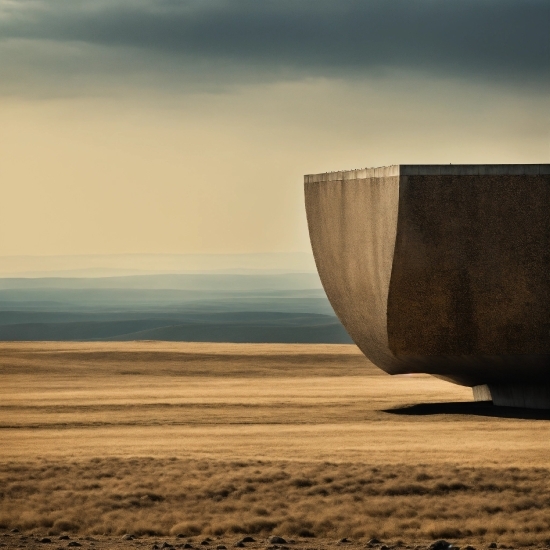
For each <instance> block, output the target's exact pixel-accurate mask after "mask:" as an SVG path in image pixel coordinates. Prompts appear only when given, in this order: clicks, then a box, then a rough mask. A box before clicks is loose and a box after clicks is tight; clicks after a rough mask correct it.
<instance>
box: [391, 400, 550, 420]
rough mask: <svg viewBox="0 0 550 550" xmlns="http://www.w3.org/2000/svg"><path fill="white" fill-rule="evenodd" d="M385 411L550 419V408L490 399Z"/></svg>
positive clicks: (405, 414)
mask: <svg viewBox="0 0 550 550" xmlns="http://www.w3.org/2000/svg"><path fill="white" fill-rule="evenodd" d="M383 412H386V413H390V414H398V415H402V416H429V415H433V414H454V415H474V416H487V417H492V418H519V419H529V420H550V410H537V409H520V408H516V407H496V406H495V405H493V403H492V402H490V401H480V402H479V401H478V402H475V401H472V402H466V403H456V402H449V403H419V404H417V405H404V406H402V407H396V408H393V409H386V410H384V411H383Z"/></svg>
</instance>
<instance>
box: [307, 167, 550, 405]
mask: <svg viewBox="0 0 550 550" xmlns="http://www.w3.org/2000/svg"><path fill="white" fill-rule="evenodd" d="M305 196H306V211H307V218H308V225H309V231H310V237H311V244H312V248H313V252H314V256H315V260H316V263H317V268H318V271H319V274H320V277H321V280H322V282H323V285H324V287H325V291H326V293H327V296H328V297H329V300H330V301H331V304H332V306H333V308H334V310H335V312H336V314H337V315H338V316H339V318H340V320H341V321H342V323H343V325H344V326H345V327H346V329H347V330H348V332H349V334H350V336H351V337H352V338H353V340H354V341H355V342H356V343H357V345H358V346H359V348H360V349H361V350H362V351H363V353H364V354H365V355H366V356H367V357H368V358H369V359H370V360H371V361H373V362H374V363H375V364H376V365H378V366H379V367H380V368H382V369H383V370H385V371H386V372H388V373H390V374H400V373H411V372H425V373H428V374H433V375H434V376H438V377H441V378H444V379H446V380H449V381H452V382H455V383H458V384H462V385H466V386H472V387H476V386H484V385H488V390H487V391H486V392H480V391H478V392H477V394H476V395H478V394H479V395H480V396H481V395H484V396H485V397H484V398H487V395H489V394H490V396H491V398H492V400H493V402H494V403H495V404H509V405H513V406H520V405H518V404H519V403H522V404H523V405H525V404H526V403H527V404H530V406H535V407H537V408H540V407H541V404H543V405H544V406H548V407H549V408H550V397H548V396H550V392H549V391H547V389H544V390H541V391H540V392H538V393H537V392H535V393H536V396H535V393H533V390H532V387H533V385H535V386H538V387H540V386H541V385H542V386H544V387H545V388H546V387H548V388H550V165H547V164H546V165H449V166H447V165H441V166H432V165H430V166H413V165H396V166H389V167H382V168H371V169H364V170H352V171H347V172H332V173H328V174H319V175H310V176H305ZM510 388H515V389H514V391H512V390H510ZM539 394H540V395H539ZM529 396H530V397H529ZM544 396H547V397H544ZM476 398H480V399H481V398H482V397H476Z"/></svg>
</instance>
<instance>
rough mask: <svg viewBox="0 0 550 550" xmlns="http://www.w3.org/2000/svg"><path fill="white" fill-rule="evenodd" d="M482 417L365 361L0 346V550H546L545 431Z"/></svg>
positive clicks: (148, 347) (545, 420) (140, 345)
mask: <svg viewBox="0 0 550 550" xmlns="http://www.w3.org/2000/svg"><path fill="white" fill-rule="evenodd" d="M471 399H472V397H471V390H470V389H469V388H463V387H460V386H456V385H453V384H450V383H447V382H444V381H442V380H438V379H436V378H432V377H429V376H424V375H414V376H396V377H391V376H388V375H386V374H385V373H383V372H382V371H380V370H378V369H377V368H376V367H374V366H373V365H372V364H371V363H369V362H368V361H367V360H366V359H365V358H364V357H363V355H362V354H361V353H360V352H359V350H358V349H357V348H356V347H355V346H352V345H322V344H312V345H310V344H299V345H292V344H280V345H278V344H208V343H172V342H170V343H167V342H116V343H115V342H112V343H76V342H71V343H63V342H61V343H60V342H46V343H44V342H32V343H7V342H5V343H0V411H1V413H0V529H1V530H2V531H0V532H3V535H4V536H3V537H2V538H1V539H0V545H4V546H8V547H29V548H30V547H33V545H34V546H37V545H38V546H39V545H40V544H47V543H40V542H37V541H39V540H41V539H43V538H44V537H46V538H49V540H51V541H53V542H54V543H55V542H57V543H58V545H61V546H63V547H65V546H67V544H68V543H69V542H77V541H78V543H79V544H81V545H84V546H95V547H97V548H102V547H114V546H117V547H128V548H134V547H139V546H142V545H144V544H148V545H152V544H154V543H155V542H157V543H158V545H159V546H160V545H161V544H162V542H163V541H164V542H166V544H171V545H180V546H183V545H184V544H187V545H188V547H189V545H190V546H194V545H195V546H200V543H201V542H204V543H205V544H203V545H202V547H208V545H212V547H213V548H215V547H216V546H218V545H225V546H229V545H233V544H234V543H235V542H236V541H237V540H238V539H240V538H242V537H243V536H244V535H251V536H253V537H254V538H255V539H256V542H254V543H246V546H250V547H252V548H255V547H262V548H264V547H265V546H266V543H265V542H264V541H265V540H266V538H267V537H269V536H271V535H280V536H283V537H285V539H286V540H287V541H289V540H291V539H292V540H294V541H295V542H294V543H289V545H290V546H294V547H295V548H300V549H302V550H303V549H305V548H310V549H311V548H316V549H322V548H325V547H327V548H328V547H329V546H331V545H334V544H335V541H337V540H339V539H341V538H342V537H347V538H348V539H349V540H350V541H351V542H349V543H341V545H348V546H350V548H351V547H361V548H364V547H365V544H367V541H368V540H370V539H373V538H377V539H379V540H381V541H382V542H383V543H385V544H386V545H387V546H388V547H390V548H391V547H406V546H409V547H414V545H417V544H420V545H428V544H429V543H430V542H431V541H433V540H435V539H440V538H446V539H448V540H452V541H453V542H455V543H456V544H458V545H460V546H465V545H467V544H473V545H474V546H476V547H478V548H481V547H487V546H488V544H489V543H491V542H496V543H497V544H499V545H504V546H513V547H524V546H531V545H537V546H545V545H550V510H549V508H550V476H549V473H550V471H549V467H548V463H549V457H550V437H549V436H550V415H548V414H546V413H541V412H534V411H531V412H529V411H522V410H513V409H500V408H497V407H493V406H492V405H490V404H476V403H472V402H471ZM15 530H17V532H16V531H15ZM12 531H13V532H12ZM127 533H132V534H133V535H135V537H134V540H131V539H132V537H130V540H122V539H121V536H122V535H124V534H127ZM177 535H180V536H179V538H176V537H177ZM59 536H68V537H69V539H62V540H59ZM127 538H128V537H127ZM272 546H273V545H272ZM275 546H276V545H275ZM371 546H374V545H373V544H371Z"/></svg>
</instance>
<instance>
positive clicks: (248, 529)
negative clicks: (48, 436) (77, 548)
mask: <svg viewBox="0 0 550 550" xmlns="http://www.w3.org/2000/svg"><path fill="white" fill-rule="evenodd" d="M549 474H550V472H549V471H548V470H547V469H545V468H526V469H519V468H506V469H494V468H480V467H459V466H455V465H438V466H434V465H413V466H411V465H379V466H377V467H375V468H373V467H372V466H369V465H364V464H357V463H339V464H337V463H330V462H321V463H301V462H295V461H291V462H280V461H277V462H270V461H263V460H260V461H257V460H255V461H245V462H243V461H239V462H225V461H223V462H219V461H213V460H190V459H174V458H172V459H157V458H127V459H117V458H105V459H103V458H97V459H92V460H84V461H69V460H67V461H61V462H60V461H56V462H52V461H49V460H41V461H37V462H34V463H26V464H22V463H13V462H12V463H7V464H3V465H2V467H1V469H0V476H1V477H0V485H1V486H2V493H1V500H0V503H1V504H0V527H3V528H18V529H20V530H37V529H38V530H40V529H42V530H44V531H45V532H46V533H47V534H49V535H58V534H60V533H62V532H68V533H73V534H77V533H80V534H83V533H86V534H110V535H121V534H124V533H128V532H131V533H135V534H137V535H158V536H161V535H175V534H184V535H186V536H188V537H192V536H197V535H204V536H206V535H211V536H212V535H216V536H223V535H225V536H234V535H238V534H259V535H265V536H267V535H268V534H271V533H283V534H286V535H289V536H295V537H314V536H315V537H324V538H326V537H332V538H336V537H343V536H348V537H352V538H354V539H358V538H361V539H368V538H372V537H378V538H381V539H384V540H387V539H393V540H395V539H398V538H401V539H405V540H432V539H439V538H449V539H454V540H465V541H469V542H475V543H478V542H480V541H481V542H482V541H493V540H498V541H499V542H501V543H502V542H505V543H509V544H513V545H525V544H535V543H550V516H549V515H548V509H549V507H550V476H549ZM419 478H420V479H422V481H414V480H417V479H419ZM305 480H307V483H305V482H304V481H305Z"/></svg>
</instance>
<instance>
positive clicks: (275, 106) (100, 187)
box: [0, 0, 550, 255]
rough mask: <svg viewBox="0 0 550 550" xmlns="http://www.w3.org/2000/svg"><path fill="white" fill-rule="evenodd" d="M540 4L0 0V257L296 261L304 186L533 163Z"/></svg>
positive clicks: (492, 0)
mask: <svg viewBox="0 0 550 550" xmlns="http://www.w3.org/2000/svg"><path fill="white" fill-rule="evenodd" d="M549 21H550V2H549V1H548V0H516V1H510V0H452V1H451V0H416V1H412V0H374V1H373V0H362V1H360V0H330V1H329V0H278V1H274V0H225V1H223V0H191V1H187V0H179V1H178V0H105V1H103V0H93V1H82V0H43V1H41V0H0V145H1V148H0V155H1V156H2V158H1V159H0V161H1V162H0V181H1V185H2V196H3V200H2V201H1V203H0V255H13V254H86V253H95V254H108V253H154V252H159V253H171V254H177V253H216V252H224V253H247V252H275V251H278V252H291V251H305V250H308V248H309V243H308V237H307V229H306V226H305V216H304V211H303V194H302V193H303V191H302V176H303V174H304V173H315V172H322V171H328V170H338V169H345V168H361V167H365V166H378V165H385V164H394V163H449V162H453V163H469V162H472V163H477V162H487V163H493V162H503V163H516V162H549V156H550V155H549V153H550V114H549V113H550V101H549V97H550V33H549V32H548V26H549Z"/></svg>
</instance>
